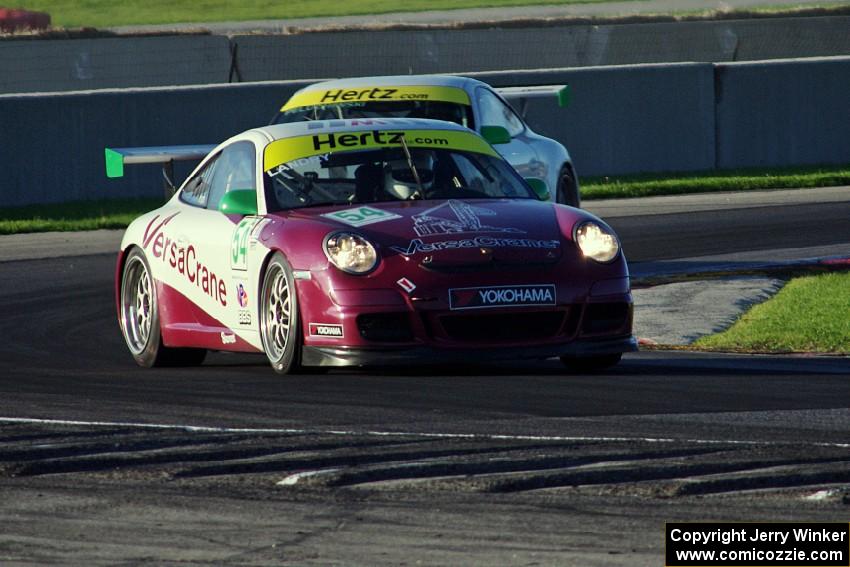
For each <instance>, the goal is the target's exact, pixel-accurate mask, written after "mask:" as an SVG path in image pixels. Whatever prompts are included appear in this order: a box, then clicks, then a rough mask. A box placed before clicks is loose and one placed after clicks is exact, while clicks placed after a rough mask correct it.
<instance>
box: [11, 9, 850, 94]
mask: <svg viewBox="0 0 850 567" xmlns="http://www.w3.org/2000/svg"><path fill="white" fill-rule="evenodd" d="M848 30H850V16H831V17H806V18H775V19H758V20H720V21H703V22H669V23H646V24H619V25H595V26H594V25H571V26H559V27H528V28H494V29H477V30H476V29H468V30H459V29H441V30H436V29H433V30H419V31H385V32H323V33H305V34H291V35H242V36H238V35H237V36H234V37H232V38H227V37H225V36H205V35H193V36H162V37H119V38H106V39H76V40H43V41H35V40H30V41H18V40H15V41H9V40H6V41H0V93H15V92H35V91H40V92H45V91H62V90H65V91H67V90H80V89H100V88H124V87H142V86H165V85H193V84H207V83H228V82H251V81H267V80H283V79H320V78H329V77H357V76H369V75H389V74H399V73H401V74H408V73H468V72H471V71H496V70H504V69H544V68H563V67H587V66H600V65H629V64H638V63H662V62H691V61H700V62H725V61H743V60H764V59H776V58H785V57H819V56H827V55H850V33H848ZM233 64H235V66H233Z"/></svg>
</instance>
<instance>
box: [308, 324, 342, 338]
mask: <svg viewBox="0 0 850 567" xmlns="http://www.w3.org/2000/svg"><path fill="white" fill-rule="evenodd" d="M310 336H311V337H330V338H332V339H341V338H343V337H344V336H345V335H343V333H342V325H331V324H329V323H310Z"/></svg>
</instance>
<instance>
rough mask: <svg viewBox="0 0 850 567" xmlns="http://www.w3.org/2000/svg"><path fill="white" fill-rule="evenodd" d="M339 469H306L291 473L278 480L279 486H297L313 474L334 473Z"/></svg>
mask: <svg viewBox="0 0 850 567" xmlns="http://www.w3.org/2000/svg"><path fill="white" fill-rule="evenodd" d="M337 471H339V469H319V470H315V471H304V472H300V473H295V474H291V475H289V476H288V477H286V478H284V479H283V480H280V481H278V482H276V483H275V484H277V485H278V486H295V485H296V484H298V483H299V482H301V481H302V480H304V479H305V478H310V477H312V476H321V475H325V474H332V473H335V472H337Z"/></svg>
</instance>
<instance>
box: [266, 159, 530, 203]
mask: <svg viewBox="0 0 850 567" xmlns="http://www.w3.org/2000/svg"><path fill="white" fill-rule="evenodd" d="M265 184H266V192H267V199H266V202H267V203H268V206H269V211H280V210H286V209H295V208H301V207H311V206H318V205H332V204H333V205H348V204H354V203H375V202H380V201H403V200H413V199H490V198H518V199H533V198H535V196H534V194H533V193H532V191H531V189H529V188H528V186H527V185H526V184H525V182H524V181H523V180H522V179H521V178H520V177H519V175H518V174H517V173H516V172H515V171H514V170H513V169H512V168H511V167H510V166H509V165H508V164H507V163H506V162H505V161H504V160H502V159H500V158H497V157H493V156H489V155H484V154H479V153H476V152H464V151H458V150H444V149H430V148H415V147H407V146H406V145H405V146H402V147H392V148H380V149H369V150H361V151H348V152H335V153H330V154H323V155H317V156H312V157H307V158H300V159H295V160H292V161H289V162H286V163H283V164H281V165H279V166H277V167H275V168H273V169H270V170H269V171H268V172H267V173H266V174H265Z"/></svg>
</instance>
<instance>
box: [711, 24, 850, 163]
mask: <svg viewBox="0 0 850 567" xmlns="http://www.w3.org/2000/svg"><path fill="white" fill-rule="evenodd" d="M848 31H850V30H848ZM848 35H850V34H848ZM717 77H718V91H717V167H719V168H724V169H725V168H736V167H752V166H767V167H786V166H794V165H815V164H828V163H845V164H847V163H850V58H832V57H830V58H823V59H813V60H804V61H801V60H790V61H775V62H770V63H739V64H735V65H718V66H717Z"/></svg>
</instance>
